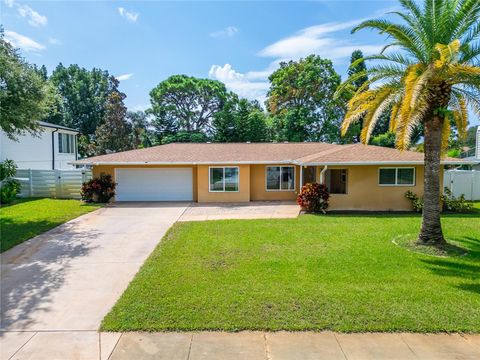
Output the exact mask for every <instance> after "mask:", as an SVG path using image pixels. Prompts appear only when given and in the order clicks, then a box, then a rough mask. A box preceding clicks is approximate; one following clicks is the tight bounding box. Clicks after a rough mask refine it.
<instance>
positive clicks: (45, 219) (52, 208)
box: [0, 198, 101, 252]
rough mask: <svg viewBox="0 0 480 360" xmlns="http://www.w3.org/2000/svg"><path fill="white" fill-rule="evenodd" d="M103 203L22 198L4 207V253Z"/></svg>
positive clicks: (1, 222) (0, 227)
mask: <svg viewBox="0 0 480 360" xmlns="http://www.w3.org/2000/svg"><path fill="white" fill-rule="evenodd" d="M99 207H101V205H98V204H85V203H83V202H81V201H79V200H60V199H33V198H31V199H18V200H16V201H15V203H14V204H12V205H8V206H2V207H1V208H0V215H1V216H0V233H1V238H2V240H1V242H0V252H3V251H5V250H8V249H10V248H12V247H14V246H15V245H17V244H20V243H21V242H23V241H25V240H28V239H30V238H32V237H34V236H36V235H38V234H41V233H43V232H45V231H47V230H49V229H51V228H53V227H55V226H58V225H60V224H63V223H64V222H66V221H68V220H71V219H73V218H76V217H77V216H80V215H83V214H85V213H88V212H90V211H93V210H95V209H98V208H99Z"/></svg>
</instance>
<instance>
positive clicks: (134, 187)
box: [76, 143, 463, 210]
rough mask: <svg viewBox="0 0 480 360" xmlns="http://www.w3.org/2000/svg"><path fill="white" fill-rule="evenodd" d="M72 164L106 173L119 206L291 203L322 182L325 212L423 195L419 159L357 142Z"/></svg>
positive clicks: (390, 205) (151, 151) (184, 148)
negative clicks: (305, 186)
mask: <svg viewBox="0 0 480 360" xmlns="http://www.w3.org/2000/svg"><path fill="white" fill-rule="evenodd" d="M76 163H77V164H82V165H91V166H93V174H94V176H98V175H99V174H100V173H107V174H111V175H112V176H113V178H114V180H115V182H116V183H117V189H116V200H117V201H182V200H183V201H198V202H201V203H203V202H245V201H253V200H290V201H291V200H295V198H296V195H297V194H298V192H299V189H300V187H301V184H305V183H307V182H324V183H325V184H326V185H327V187H328V188H329V190H330V193H331V200H330V209H334V210H408V209H410V202H409V201H408V200H407V199H405V197H404V194H405V192H406V191H407V190H412V191H413V192H415V193H417V194H418V195H420V196H421V195H422V194H423V154H422V153H418V152H412V151H403V152H402V151H399V150H395V149H390V148H385V147H378V146H370V145H361V144H351V145H334V144H326V143H252V144H250V143H203V144H199V143H174V144H168V145H160V146H155V147H151V148H146V149H138V150H131V151H124V152H119V153H115V154H108V155H102V156H96V157H92V158H88V159H84V160H80V161H77V162H76ZM459 163H463V160H460V159H451V158H448V159H445V160H444V161H443V164H459Z"/></svg>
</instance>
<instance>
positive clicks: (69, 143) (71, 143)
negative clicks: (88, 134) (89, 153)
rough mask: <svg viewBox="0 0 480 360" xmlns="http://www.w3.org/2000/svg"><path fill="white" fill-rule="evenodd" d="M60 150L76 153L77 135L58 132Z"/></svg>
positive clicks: (61, 151)
mask: <svg viewBox="0 0 480 360" xmlns="http://www.w3.org/2000/svg"><path fill="white" fill-rule="evenodd" d="M58 152H59V153H63V154H73V153H75V135H71V134H63V133H58Z"/></svg>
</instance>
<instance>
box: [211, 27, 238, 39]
mask: <svg viewBox="0 0 480 360" xmlns="http://www.w3.org/2000/svg"><path fill="white" fill-rule="evenodd" d="M237 32H238V29H237V28H236V27H235V26H227V27H226V28H225V29H223V30H220V31H215V32H212V33H210V36H211V37H213V38H231V37H233V36H235V34H236V33H237Z"/></svg>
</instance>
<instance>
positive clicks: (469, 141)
mask: <svg viewBox="0 0 480 360" xmlns="http://www.w3.org/2000/svg"><path fill="white" fill-rule="evenodd" d="M476 139H477V127H476V126H470V127H469V128H468V130H467V135H466V136H465V141H464V145H465V146H467V147H468V148H469V149H472V150H473V149H475V146H476V141H477V140H476ZM470 152H472V151H470ZM474 153H475V150H473V154H474Z"/></svg>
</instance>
